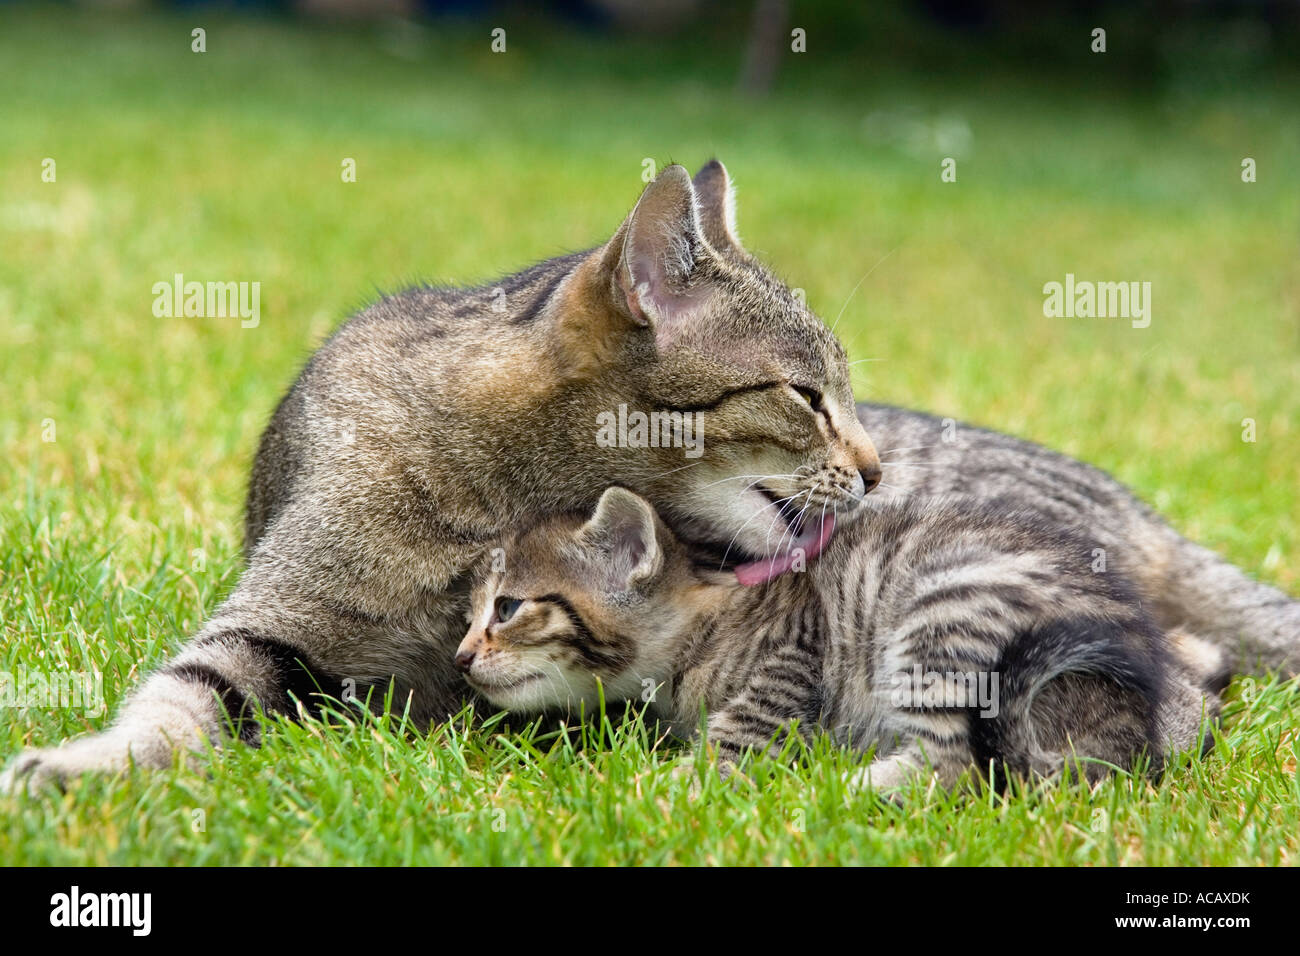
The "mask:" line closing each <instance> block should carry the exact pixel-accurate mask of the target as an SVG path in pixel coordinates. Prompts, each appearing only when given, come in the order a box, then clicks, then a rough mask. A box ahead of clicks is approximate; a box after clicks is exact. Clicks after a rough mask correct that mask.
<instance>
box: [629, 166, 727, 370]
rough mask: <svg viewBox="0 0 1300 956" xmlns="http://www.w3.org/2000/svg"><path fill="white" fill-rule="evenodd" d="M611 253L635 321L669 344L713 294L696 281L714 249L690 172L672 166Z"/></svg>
mask: <svg viewBox="0 0 1300 956" xmlns="http://www.w3.org/2000/svg"><path fill="white" fill-rule="evenodd" d="M620 239H621V241H620ZM610 251H611V253H615V252H616V254H617V256H618V259H617V261H616V262H612V263H611V265H612V266H613V270H612V271H613V284H614V286H615V287H616V290H617V294H620V295H621V296H622V299H623V302H624V303H625V304H626V307H627V311H628V313H629V314H630V315H631V317H632V320H633V321H634V322H636V323H638V324H640V325H644V326H649V327H650V328H652V329H653V330H654V333H655V339H656V341H657V342H658V343H659V344H660V345H661V346H662V345H666V344H668V343H669V342H671V341H672V339H673V338H674V337H675V333H676V331H677V330H679V329H680V328H681V327H682V326H683V325H684V324H685V323H686V322H688V321H689V320H690V319H691V316H692V314H693V313H694V312H695V311H696V310H697V309H698V308H699V307H700V306H701V305H702V304H703V301H704V299H705V298H706V297H707V295H708V289H707V288H706V287H705V286H704V285H703V284H702V283H698V282H695V283H693V282H692V277H693V274H694V273H695V272H696V270H697V269H698V268H699V266H700V264H701V262H702V260H703V259H704V258H706V257H708V256H709V255H711V251H710V250H709V247H708V244H707V242H706V241H705V239H704V231H703V228H702V226H701V225H700V217H699V212H698V210H697V209H696V203H695V187H694V186H693V185H692V184H691V177H690V174H689V173H688V172H686V170H685V169H684V168H682V167H681V166H677V165H672V166H666V167H664V169H663V171H662V172H660V173H659V175H658V176H657V177H656V178H655V180H654V182H652V183H650V185H648V186H646V188H645V191H644V192H642V193H641V198H640V200H639V201H638V202H637V204H636V208H635V209H633V210H632V213H631V215H629V216H628V217H627V221H626V222H624V223H623V228H622V229H620V230H619V235H618V236H616V237H615V241H614V243H612V244H611V249H610Z"/></svg>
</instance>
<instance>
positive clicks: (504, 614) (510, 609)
mask: <svg viewBox="0 0 1300 956" xmlns="http://www.w3.org/2000/svg"><path fill="white" fill-rule="evenodd" d="M523 603H524V602H523V601H521V600H520V599H519V598H509V597H499V598H497V620H498V621H500V622H501V623H502V624H504V623H505V622H506V621H508V620H510V619H511V618H512V617H514V616H515V612H516V611H518V610H519V605H521V604H523Z"/></svg>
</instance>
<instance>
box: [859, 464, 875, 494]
mask: <svg viewBox="0 0 1300 956" xmlns="http://www.w3.org/2000/svg"><path fill="white" fill-rule="evenodd" d="M858 474H859V475H861V476H862V493H863V494H864V495H865V494H867V493H868V492H869V491H871V489H872V488H874V487H876V485H878V484H880V465H872V466H871V467H870V468H863V469H862V470H861V471H859V472H858Z"/></svg>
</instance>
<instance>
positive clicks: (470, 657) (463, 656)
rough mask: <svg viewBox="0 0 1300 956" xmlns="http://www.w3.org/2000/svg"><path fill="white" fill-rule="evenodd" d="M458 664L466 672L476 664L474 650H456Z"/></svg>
mask: <svg viewBox="0 0 1300 956" xmlns="http://www.w3.org/2000/svg"><path fill="white" fill-rule="evenodd" d="M456 666H457V667H459V668H460V669H461V670H462V671H464V672H465V673H467V674H468V673H469V669H470V668H471V667H473V666H474V652H473V651H470V650H459V651H457V652H456Z"/></svg>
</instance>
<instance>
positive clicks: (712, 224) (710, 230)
mask: <svg viewBox="0 0 1300 956" xmlns="http://www.w3.org/2000/svg"><path fill="white" fill-rule="evenodd" d="M692 184H693V185H694V187H695V204H696V206H697V207H698V208H699V213H700V227H701V228H702V229H703V230H704V238H705V239H707V240H708V242H709V245H711V246H712V247H713V248H714V249H715V250H716V251H718V252H720V253H722V254H723V255H728V256H738V257H741V258H745V257H746V255H747V254H746V252H745V250H744V248H743V247H742V246H741V245H740V237H739V236H737V235H736V188H735V187H734V186H732V184H731V177H730V176H728V175H727V167H726V166H723V165H722V163H720V162H718V161H717V160H716V159H711V160H709V161H708V162H707V163H705V164H704V165H703V166H702V167H700V171H699V172H698V173H696V174H695V179H693V180H692Z"/></svg>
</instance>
